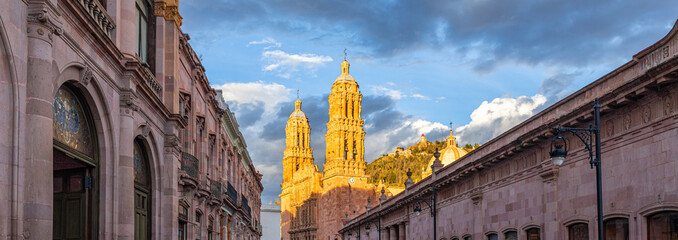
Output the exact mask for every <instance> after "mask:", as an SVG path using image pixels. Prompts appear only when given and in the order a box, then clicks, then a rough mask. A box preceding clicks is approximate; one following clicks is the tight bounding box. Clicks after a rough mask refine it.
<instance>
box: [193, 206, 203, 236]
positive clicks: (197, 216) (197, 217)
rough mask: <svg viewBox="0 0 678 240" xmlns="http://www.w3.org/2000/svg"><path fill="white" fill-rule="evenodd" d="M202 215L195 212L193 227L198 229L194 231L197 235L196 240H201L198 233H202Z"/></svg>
mask: <svg viewBox="0 0 678 240" xmlns="http://www.w3.org/2000/svg"><path fill="white" fill-rule="evenodd" d="M201 218H202V213H200V212H195V226H196V227H197V228H198V230H197V231H196V233H197V235H198V239H200V238H201V236H200V233H202V219H201Z"/></svg>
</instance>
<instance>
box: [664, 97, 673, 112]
mask: <svg viewBox="0 0 678 240" xmlns="http://www.w3.org/2000/svg"><path fill="white" fill-rule="evenodd" d="M662 103H663V104H662V105H663V107H664V115H665V116H668V115H671V114H673V96H672V95H671V94H668V95H666V96H664V98H663V100H662Z"/></svg>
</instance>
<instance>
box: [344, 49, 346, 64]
mask: <svg viewBox="0 0 678 240" xmlns="http://www.w3.org/2000/svg"><path fill="white" fill-rule="evenodd" d="M344 61H346V48H344Z"/></svg>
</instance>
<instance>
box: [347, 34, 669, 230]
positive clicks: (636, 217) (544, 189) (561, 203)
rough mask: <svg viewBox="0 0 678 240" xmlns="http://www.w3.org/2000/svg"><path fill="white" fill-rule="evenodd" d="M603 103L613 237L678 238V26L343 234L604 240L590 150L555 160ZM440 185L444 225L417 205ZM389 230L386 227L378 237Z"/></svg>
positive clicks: (607, 221) (575, 142)
mask: <svg viewBox="0 0 678 240" xmlns="http://www.w3.org/2000/svg"><path fill="white" fill-rule="evenodd" d="M595 98H599V99H600V105H601V119H600V137H601V148H602V159H601V161H602V198H603V214H604V215H603V225H604V229H602V231H604V233H605V236H606V237H605V239H615V240H616V239H639V240H643V239H650V240H673V239H676V238H677V237H678V228H677V227H676V226H678V191H677V190H678V181H677V179H678V108H677V105H678V22H676V25H674V27H673V29H671V31H670V32H669V34H668V35H667V36H665V37H664V38H663V39H661V40H659V42H657V43H655V44H654V45H652V46H649V47H648V48H646V49H645V50H643V51H641V52H639V53H638V54H636V55H634V56H633V59H632V60H631V61H629V62H628V63H626V64H624V65H622V66H621V67H619V68H617V69H615V70H614V71H612V72H610V73H608V74H606V75H605V76H603V77H601V78H600V79H598V80H596V81H593V82H592V83H591V84H589V85H587V86H586V87H584V88H582V89H580V90H578V91H576V92H575V93H573V94H571V95H570V96H567V97H566V98H564V99H563V100H561V101H559V102H557V103H555V104H554V105H552V106H550V107H548V108H547V109H545V110H543V111H542V112H540V113H538V114H536V115H535V116H533V117H531V118H529V119H527V120H526V121H524V122H522V123H520V124H518V125H517V126H515V127H513V128H512V129H510V130H508V131H506V132H505V133H503V134H501V135H499V136H498V137H496V138H494V139H492V140H490V141H488V142H487V143H486V144H484V145H483V146H481V147H479V148H477V149H475V150H473V151H471V152H469V153H468V154H466V155H465V156H463V157H461V158H460V159H459V160H457V161H454V162H451V163H450V164H449V165H447V166H445V167H442V168H435V169H433V170H432V174H431V176H429V177H427V178H425V179H423V180H422V181H420V182H418V183H416V184H411V183H410V184H406V190H405V192H403V193H401V194H398V195H396V196H394V197H392V198H390V199H388V200H385V201H382V202H381V208H379V209H376V210H374V211H370V212H369V213H366V214H362V215H360V216H358V217H356V218H353V219H352V220H351V221H350V222H348V223H347V224H346V225H345V226H344V228H343V229H342V230H341V231H340V233H341V235H342V237H343V239H363V240H364V239H378V232H381V239H387V240H396V239H397V240H404V239H413V240H416V239H432V238H433V230H434V228H435V229H436V231H437V236H438V237H437V238H438V239H436V240H440V239H445V240H470V239H493V240H494V239H502V240H503V239H506V240H514V239H520V240H542V239H543V240H551V239H553V240H565V239H570V240H586V239H595V238H596V236H597V235H598V231H599V229H598V228H597V227H596V226H597V224H598V223H597V211H596V180H595V175H596V174H595V170H593V169H591V165H590V163H589V154H588V150H586V149H584V145H583V143H582V142H581V141H580V140H579V139H577V137H575V136H573V135H564V136H565V137H566V138H567V140H568V142H569V144H570V146H569V149H570V151H569V153H568V156H567V158H566V159H565V162H564V163H563V164H562V165H561V166H556V165H554V164H553V163H552V162H551V160H550V156H549V151H550V149H551V139H552V138H553V136H554V133H553V130H552V127H556V126H558V125H559V124H563V126H566V127H588V126H589V124H591V123H592V121H593V114H592V110H593V101H594V99H595ZM438 164H439V162H438ZM434 187H435V188H436V193H437V197H436V198H435V199H436V203H437V207H436V209H434V211H435V212H436V213H437V215H436V216H437V225H436V226H433V218H432V215H431V214H430V208H429V207H428V205H426V204H423V203H421V202H420V201H418V200H417V198H430V197H431V196H432V195H433V188H434ZM416 207H419V208H421V210H422V211H421V212H420V214H417V213H415V212H414V211H413V210H414V209H415V208H416ZM377 221H378V222H380V223H381V227H382V228H381V229H377V228H376V227H375V226H374V225H370V226H371V229H372V231H366V229H365V227H366V226H367V225H368V224H370V223H371V222H377ZM378 230H380V231H378Z"/></svg>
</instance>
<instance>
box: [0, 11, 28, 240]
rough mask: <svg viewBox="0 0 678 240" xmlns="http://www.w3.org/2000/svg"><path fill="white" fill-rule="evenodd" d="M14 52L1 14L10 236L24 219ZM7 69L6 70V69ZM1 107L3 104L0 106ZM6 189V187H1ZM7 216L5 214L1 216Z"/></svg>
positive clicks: (0, 55)
mask: <svg viewBox="0 0 678 240" xmlns="http://www.w3.org/2000/svg"><path fill="white" fill-rule="evenodd" d="M13 56H14V53H13V52H12V46H11V43H10V41H9V37H8V36H7V30H6V29H5V23H4V21H3V20H2V16H0V70H2V71H0V72H1V73H4V74H7V76H4V77H3V78H5V77H6V78H5V79H7V80H8V81H9V84H8V88H10V89H8V90H9V91H6V93H9V94H8V96H7V97H8V98H10V99H11V100H10V101H6V102H7V103H11V105H9V106H8V108H9V114H10V116H11V122H10V123H9V124H10V125H9V128H10V129H9V132H10V133H11V134H9V135H8V136H4V137H6V138H9V139H8V140H9V141H7V142H8V143H11V146H8V147H9V148H8V149H11V150H10V151H11V153H10V157H4V156H3V157H2V159H4V160H2V161H0V164H4V161H9V160H10V159H11V162H7V163H6V164H7V165H9V166H11V167H8V168H11V170H10V176H9V178H7V180H8V181H9V183H7V185H9V186H11V187H10V188H11V189H10V190H9V194H10V196H9V199H10V209H9V213H8V214H9V216H7V217H9V218H10V219H11V223H10V224H11V226H10V228H9V229H8V230H9V232H8V233H7V235H9V236H18V235H19V234H20V232H21V231H23V230H22V229H21V226H20V225H21V223H20V222H21V221H20V219H23V217H21V216H20V214H21V213H20V211H21V210H20V205H19V203H20V202H21V201H22V199H21V196H20V194H19V187H20V185H21V184H19V169H20V168H21V166H22V165H23V164H22V163H21V161H20V155H19V154H20V153H19V146H20V137H19V131H20V129H21V121H20V115H19V108H20V106H19V105H20V100H19V84H18V83H17V81H18V79H17V72H16V65H15V63H14V57H13ZM5 70H6V71H5ZM0 76H2V75H0ZM0 107H1V106H0ZM0 190H4V189H0ZM1 217H5V216H1Z"/></svg>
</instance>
